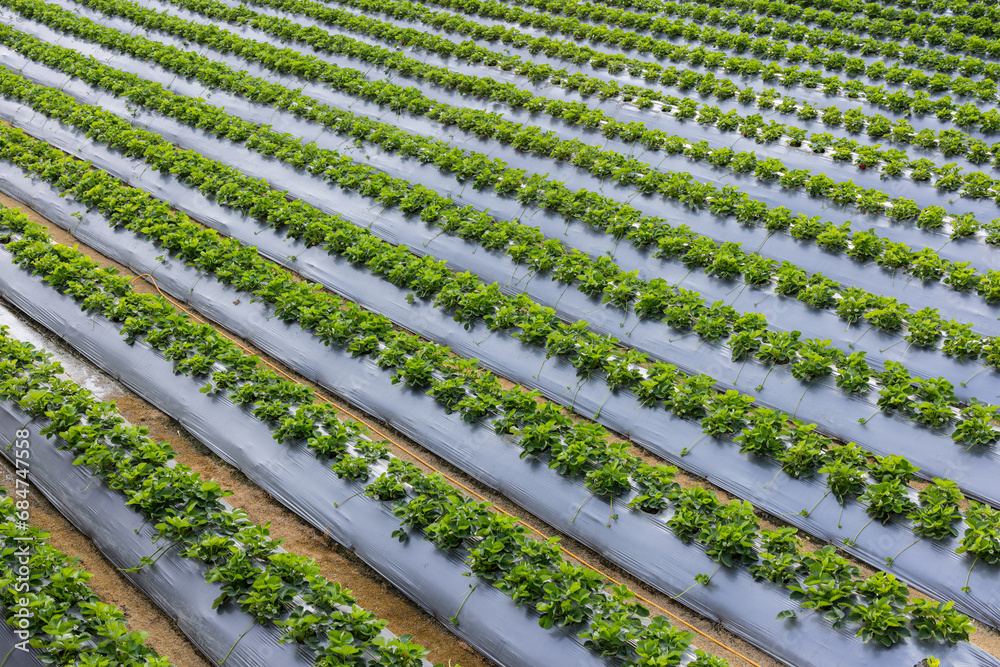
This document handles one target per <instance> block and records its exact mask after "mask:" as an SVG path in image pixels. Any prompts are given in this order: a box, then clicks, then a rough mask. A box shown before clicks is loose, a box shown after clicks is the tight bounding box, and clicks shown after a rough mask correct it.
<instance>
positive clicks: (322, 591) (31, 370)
mask: <svg viewBox="0 0 1000 667" xmlns="http://www.w3.org/2000/svg"><path fill="white" fill-rule="evenodd" d="M0 221H2V222H0V224H2V226H3V229H4V230H5V236H4V240H5V242H6V245H7V247H8V248H9V249H11V250H13V249H15V248H20V250H21V251H22V252H23V254H21V255H20V258H21V259H20V261H22V262H24V263H25V264H30V263H31V262H32V261H34V262H35V264H34V270H35V271H36V272H42V271H43V269H42V268H41V267H42V266H43V265H45V264H47V265H48V266H49V267H50V268H52V269H55V270H56V272H57V274H58V272H59V270H60V269H65V267H66V266H67V264H62V262H63V261H68V262H69V263H70V264H71V265H73V266H74V267H75V270H73V271H70V272H68V273H64V274H63V275H64V277H66V278H67V280H69V281H70V282H73V283H75V284H77V285H83V284H85V283H87V278H86V277H85V275H84V274H85V273H90V274H93V277H94V278H97V277H98V276H100V277H101V278H103V280H100V281H99V283H94V282H90V283H87V284H89V288H90V289H92V290H93V291H91V292H90V293H89V294H90V296H91V298H93V299H95V300H98V301H99V300H101V297H104V302H105V305H106V306H107V308H108V309H109V310H115V309H118V311H119V312H118V315H119V317H122V316H123V315H124V313H127V312H129V310H130V309H131V308H132V307H133V305H134V306H137V307H138V306H141V305H145V306H146V307H145V309H144V310H145V311H146V312H150V311H157V312H159V313H160V314H161V316H163V317H167V316H168V314H169V313H170V312H175V311H173V309H172V308H171V306H170V305H169V303H167V302H166V301H165V300H160V301H159V302H156V301H155V300H146V302H145V303H144V304H138V303H136V304H133V303H131V302H130V301H129V299H128V298H127V297H126V296H125V295H126V294H127V293H130V289H129V283H128V282H127V281H126V280H125V278H123V277H122V276H121V275H119V274H118V273H117V272H115V271H113V270H110V269H97V267H96V265H89V266H86V268H84V266H85V263H82V262H81V261H80V260H82V259H83V257H82V256H81V255H80V254H79V253H78V252H77V251H76V250H75V249H71V248H66V247H64V246H63V247H61V246H55V245H53V244H52V243H51V240H50V239H49V238H48V236H47V234H46V233H45V231H44V229H43V228H42V227H40V226H37V225H34V224H33V223H30V222H29V221H28V220H27V218H26V217H25V216H24V215H23V214H22V213H21V212H20V211H15V210H12V209H2V210H0ZM15 235H16V237H17V238H16V239H15V238H14V236H15ZM29 257H30V258H31V259H30V260H29V259H28V258H29ZM74 260H75V261H74ZM70 276H72V277H75V278H77V279H78V280H75V281H74V280H72V279H71V278H70ZM49 280H50V282H51V283H53V284H55V283H58V281H57V280H56V279H55V278H54V275H53V274H50V275H49ZM98 284H99V286H98ZM122 311H124V312H122ZM140 312H142V310H137V311H136V314H139V313H140ZM209 329H210V327H209ZM0 332H2V333H0V359H2V362H0V363H2V370H0V399H2V400H5V401H14V402H16V403H17V404H18V405H19V406H20V407H21V408H22V409H23V410H24V411H25V412H26V413H27V414H29V415H30V416H31V417H33V418H35V419H44V420H47V422H48V423H47V425H46V426H45V428H43V429H42V430H41V431H40V433H41V435H44V436H46V437H49V438H53V437H59V438H61V439H62V440H63V443H64V446H66V447H67V448H68V449H69V450H70V451H72V452H73V453H75V454H77V459H76V460H75V461H74V463H75V464H78V465H84V466H86V467H87V468H88V469H89V470H90V471H91V472H92V474H93V475H94V476H95V477H96V478H99V479H101V480H103V482H104V483H106V484H108V485H109V486H110V487H111V488H113V489H115V490H117V491H120V492H121V493H122V494H123V495H124V496H125V497H126V498H128V500H127V502H126V504H128V505H130V506H132V507H134V508H135V509H136V510H138V511H140V512H142V513H143V514H144V515H145V516H146V517H147V520H148V522H149V523H150V524H151V525H153V526H154V528H155V531H156V532H155V536H154V538H153V539H154V541H153V544H155V545H156V546H157V549H156V551H154V552H153V554H152V555H151V556H147V557H143V558H142V561H141V562H140V563H137V564H136V566H135V568H137V569H138V568H143V567H152V566H154V565H155V563H156V559H157V558H158V557H160V556H162V555H163V554H164V553H166V552H167V551H168V550H176V552H177V553H179V554H180V555H181V556H182V557H184V558H190V559H194V560H198V561H201V562H202V563H204V564H205V565H206V566H207V570H206V572H205V580H206V581H209V582H218V583H219V585H220V586H221V590H222V593H221V595H220V596H219V597H218V599H216V601H215V606H216V607H220V606H222V605H224V604H226V603H228V602H233V603H235V604H237V605H239V607H240V609H241V611H242V612H243V613H244V614H248V615H250V616H251V617H252V618H254V619H255V620H256V621H257V622H258V623H261V624H264V625H270V624H273V625H275V626H277V627H278V628H279V629H281V630H282V631H283V634H282V636H281V641H282V642H293V643H296V644H301V645H303V646H304V647H307V648H308V649H311V650H312V651H313V652H314V654H315V656H316V662H315V664H317V665H321V666H323V667H345V666H347V665H350V666H351V667H367V666H371V667H376V666H379V667H390V666H391V667H421V665H422V664H423V663H422V659H423V657H424V656H425V655H427V653H428V651H427V649H425V648H423V647H422V646H420V645H418V644H414V643H413V642H412V641H411V639H412V637H411V636H409V635H403V636H401V637H396V638H391V639H386V638H385V637H380V636H379V635H380V633H381V631H382V629H383V628H384V627H385V625H386V622H385V621H383V620H380V619H378V618H377V617H376V616H375V615H374V614H372V613H371V612H369V611H367V610H365V609H362V608H360V607H358V606H357V604H356V603H355V601H354V598H353V597H352V596H351V592H350V591H348V590H346V589H343V588H341V586H340V585H339V584H337V583H336V582H331V581H328V580H327V579H326V578H324V577H323V576H322V575H321V574H320V568H319V566H318V565H317V564H316V563H315V562H314V561H313V560H312V559H309V558H306V557H304V556H299V555H296V554H293V553H288V552H286V551H284V550H281V549H280V546H281V543H282V540H277V539H271V538H270V536H269V533H270V529H269V525H268V524H263V525H260V524H255V523H253V522H251V521H250V520H249V519H248V518H247V514H246V512H244V511H243V510H241V509H238V508H230V507H228V506H226V505H225V504H224V503H223V502H222V501H223V498H225V497H227V496H229V495H232V492H231V491H228V490H225V489H223V488H222V487H221V486H220V485H219V484H218V483H216V482H214V481H206V480H203V479H201V476H200V474H199V473H197V472H194V471H192V470H191V468H190V467H188V466H186V465H183V464H180V463H176V462H175V461H174V459H175V456H176V453H175V452H174V451H173V449H172V448H171V447H170V446H169V445H168V444H167V443H165V442H156V441H154V440H152V439H151V438H150V437H149V435H148V430H147V429H146V428H145V427H143V426H136V425H132V424H128V423H126V422H125V420H124V419H123V418H122V417H121V415H120V414H119V413H118V412H117V410H116V408H115V405H114V403H111V402H103V401H98V400H96V399H95V398H94V396H93V394H92V393H91V392H90V391H89V390H87V389H84V388H82V387H80V386H78V385H76V384H75V383H73V382H71V381H69V380H65V379H62V378H60V377H58V375H59V374H60V373H61V372H62V367H61V366H60V364H58V363H57V362H53V361H52V360H51V356H50V355H49V354H48V353H46V352H44V351H42V350H39V349H36V348H35V347H33V346H32V345H30V344H27V343H23V342H21V341H18V340H16V339H15V338H13V337H12V336H11V335H10V334H9V333H8V331H7V327H6V326H5V327H2V329H0ZM207 334H208V332H207V330H206V328H205V327H199V326H198V325H195V324H194V323H190V326H189V329H188V343H190V344H191V346H192V347H193V344H194V341H195V340H197V341H198V342H199V343H202V344H204V345H209V346H212V345H214V346H215V348H216V349H217V350H219V351H220V352H221V351H222V349H221V346H220V341H221V340H225V339H222V338H221V337H219V336H218V335H217V334H216V336H215V338H214V339H209V338H208V337H207ZM230 345H231V344H230ZM226 352H228V355H229V357H232V358H233V359H234V360H235V361H234V363H238V364H242V369H243V372H245V373H248V374H251V375H253V376H254V377H255V378H258V381H259V382H260V383H261V384H262V386H265V385H266V386H267V387H268V389H269V391H270V393H271V395H272V396H273V397H275V400H277V399H278V398H279V397H281V396H282V395H283V394H282V392H281V391H280V390H281V389H282V387H280V386H277V385H274V384H266V383H267V382H268V380H270V379H274V378H277V374H276V373H274V372H273V371H271V372H270V373H271V375H267V372H266V371H264V370H257V363H256V361H255V360H254V359H251V358H249V357H243V356H242V355H241V354H240V353H239V351H238V350H236V349H235V347H234V346H233V347H231V349H228V350H226ZM302 389H304V388H300V390H299V391H297V392H293V394H294V395H299V396H301V395H302V394H303V391H302ZM313 414H315V415H316V416H317V418H318V419H319V421H320V423H324V422H328V423H329V424H330V432H332V433H334V434H336V433H340V432H347V433H350V432H352V431H357V430H359V429H360V427H359V426H358V425H357V424H354V423H352V422H341V421H340V420H339V419H338V418H337V416H336V411H335V410H333V409H332V408H327V407H319V406H317V408H316V409H315V411H314V412H313ZM318 430H319V429H318V428H317V431H318ZM346 440H347V438H345V441H346ZM366 442H367V441H366ZM356 445H357V447H359V448H361V449H364V447H363V446H362V445H361V444H360V443H356ZM370 446H375V445H374V444H372V445H370ZM375 447H376V448H377V446H375ZM8 548H9V547H8ZM66 576H67V583H68V584H71V583H72V582H70V581H68V577H69V574H68V573H67V575H66ZM7 579H8V580H9V577H8V578H7ZM31 608H32V610H33V611H34V612H35V613H36V614H37V620H38V622H40V621H41V619H42V618H44V617H47V618H48V619H49V620H48V623H47V625H46V626H45V627H43V628H40V630H41V632H44V633H48V634H53V635H55V638H56V639H57V640H58V641H61V642H64V643H65V644H64V646H62V648H63V649H64V650H65V656H66V657H67V658H72V656H73V653H72V651H74V650H77V651H80V652H81V653H84V652H86V653H91V657H90V658H81V662H79V663H78V664H81V665H103V664H107V663H104V662H101V661H100V660H99V655H100V654H99V653H98V654H97V655H94V649H93V648H90V647H87V646H85V645H83V644H82V643H81V645H79V646H76V647H75V648H74V647H73V646H72V644H71V642H70V640H71V637H72V636H73V635H74V632H75V631H76V630H75V629H76V628H78V627H80V628H82V627H83V625H84V623H85V622H86V620H87V619H86V618H76V617H75V616H74V615H73V614H71V613H68V612H69V609H68V608H67V607H66V605H65V604H64V603H63V602H60V601H59V600H58V599H55V600H53V599H52V597H51V596H50V597H48V598H47V597H45V596H42V595H38V596H34V597H32V598H31ZM100 609H101V608H100V607H98V606H94V607H92V608H91V611H92V613H96V612H97V611H98V610H100ZM112 627H113V626H112ZM109 629H111V628H109ZM50 630H51V631H54V632H50ZM78 636H79V635H78ZM128 639H129V638H127V637H123V640H128ZM136 639H137V638H136V637H131V640H132V641H135V640H136ZM52 650H60V645H59V644H57V645H56V646H55V647H49V651H50V655H51V651H52ZM136 651H138V649H136ZM95 658H97V659H96V660H95ZM59 664H74V663H72V662H59ZM124 664H136V663H134V662H129V663H124Z"/></svg>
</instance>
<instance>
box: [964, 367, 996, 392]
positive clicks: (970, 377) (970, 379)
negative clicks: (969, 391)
mask: <svg viewBox="0 0 1000 667" xmlns="http://www.w3.org/2000/svg"><path fill="white" fill-rule="evenodd" d="M987 368H989V366H983V367H982V368H980V369H979V370H978V371H976V372H975V373H973V374H972V375H970V376H969V377H968V379H967V380H966V381H965V382H961V383H960V384H961V385H962V386H963V387H964V386H965V385H967V384H968V383H970V382H972V378H974V377H976V376H977V375H979V374H980V373H982V372H983V371H985V370H986V369H987Z"/></svg>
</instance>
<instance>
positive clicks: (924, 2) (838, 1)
mask: <svg viewBox="0 0 1000 667" xmlns="http://www.w3.org/2000/svg"><path fill="white" fill-rule="evenodd" d="M731 1H734V0H698V4H707V5H718V6H724V7H728V6H730V5H729V4H728V3H729V2H731ZM754 1H755V2H758V1H760V0H754ZM795 4H796V5H797V6H799V7H821V8H822V9H823V10H830V11H833V12H835V13H837V14H865V15H866V16H869V17H870V18H872V19H878V18H891V19H895V18H898V14H899V12H901V11H905V10H907V9H911V8H915V9H916V10H919V11H920V12H922V13H927V14H929V15H931V16H935V17H937V16H973V17H980V16H986V15H988V12H990V10H991V9H993V5H992V3H990V2H987V1H985V0H954V2H953V1H952V0H876V1H872V0H797V1H796V2H795ZM758 13H759V12H758ZM920 23H925V21H924V20H923V19H921V20H920Z"/></svg>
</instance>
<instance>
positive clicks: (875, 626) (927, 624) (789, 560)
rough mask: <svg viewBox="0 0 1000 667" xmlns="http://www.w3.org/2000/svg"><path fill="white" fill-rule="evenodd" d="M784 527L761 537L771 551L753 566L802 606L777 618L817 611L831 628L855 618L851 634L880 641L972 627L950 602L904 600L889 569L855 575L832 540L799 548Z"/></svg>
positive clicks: (944, 638)
mask: <svg viewBox="0 0 1000 667" xmlns="http://www.w3.org/2000/svg"><path fill="white" fill-rule="evenodd" d="M787 530H789V529H779V530H777V531H774V532H772V533H770V534H768V535H767V536H766V537H765V541H766V542H768V543H770V545H771V546H772V548H773V549H774V552H772V553H769V554H768V556H769V558H767V559H766V560H765V561H764V563H763V565H762V566H761V567H759V568H757V569H756V571H755V576H757V577H759V578H763V579H768V580H770V581H773V582H775V583H781V584H784V585H786V586H787V587H788V588H789V590H791V597H792V599H793V600H796V601H798V602H799V605H800V608H801V610H804V611H800V610H795V609H790V610H787V611H783V612H781V613H780V614H779V615H778V618H779V619H780V618H796V617H799V616H802V615H805V614H821V615H822V616H823V618H824V619H826V620H827V621H829V622H830V623H832V624H833V627H834V628H842V627H845V626H846V625H847V624H848V623H853V624H857V625H858V626H859V627H858V630H857V631H856V636H857V637H861V638H862V639H863V640H864V641H866V642H869V641H876V642H878V643H880V644H882V645H884V646H892V645H893V644H895V643H896V642H898V641H900V640H902V639H904V638H906V637H913V636H915V637H918V638H920V639H921V640H936V641H939V642H951V643H956V642H960V641H966V640H968V638H969V635H970V634H971V633H973V632H975V628H974V626H973V625H972V624H971V623H970V622H969V619H968V617H967V616H964V615H963V614H960V613H958V612H956V611H954V605H955V603H954V602H947V603H937V602H933V601H930V600H925V599H916V600H914V601H913V602H910V601H909V595H910V591H909V589H908V588H907V587H906V585H905V584H904V583H903V582H901V581H898V580H897V579H896V577H895V576H893V575H892V574H888V573H886V572H877V573H875V574H873V575H872V576H870V577H867V578H861V577H860V572H859V570H858V568H857V567H855V566H853V565H851V563H850V561H848V560H847V559H845V558H843V557H842V556H840V555H838V554H837V552H836V550H835V549H834V548H833V547H832V546H830V545H827V546H825V547H823V548H821V549H819V550H818V551H814V552H803V551H801V549H800V547H799V545H798V544H797V539H796V538H795V537H794V534H792V533H790V532H785V531H787Z"/></svg>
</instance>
